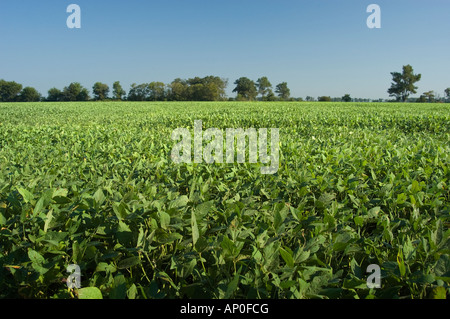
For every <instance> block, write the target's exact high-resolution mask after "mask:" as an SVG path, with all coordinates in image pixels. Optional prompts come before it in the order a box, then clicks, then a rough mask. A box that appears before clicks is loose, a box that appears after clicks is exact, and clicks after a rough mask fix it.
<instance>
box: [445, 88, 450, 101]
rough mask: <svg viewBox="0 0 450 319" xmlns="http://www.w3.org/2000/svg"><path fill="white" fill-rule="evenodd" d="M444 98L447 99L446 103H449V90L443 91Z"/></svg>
mask: <svg viewBox="0 0 450 319" xmlns="http://www.w3.org/2000/svg"><path fill="white" fill-rule="evenodd" d="M444 92H445V98H446V99H447V102H450V88H446V89H445V91H444Z"/></svg>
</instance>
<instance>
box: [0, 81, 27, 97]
mask: <svg viewBox="0 0 450 319" xmlns="http://www.w3.org/2000/svg"><path fill="white" fill-rule="evenodd" d="M20 91H22V84H19V83H16V82H14V81H5V80H0V101H1V102H14V101H16V100H17V98H18V95H19V93H20Z"/></svg>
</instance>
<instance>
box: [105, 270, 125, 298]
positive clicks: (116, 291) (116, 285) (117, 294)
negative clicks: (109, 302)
mask: <svg viewBox="0 0 450 319" xmlns="http://www.w3.org/2000/svg"><path fill="white" fill-rule="evenodd" d="M126 296H127V281H126V279H125V276H124V275H116V276H115V277H114V281H113V285H112V289H111V290H110V291H109V298H110V299H125V298H126Z"/></svg>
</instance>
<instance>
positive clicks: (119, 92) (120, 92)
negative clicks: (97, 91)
mask: <svg viewBox="0 0 450 319" xmlns="http://www.w3.org/2000/svg"><path fill="white" fill-rule="evenodd" d="M126 93H127V92H125V90H124V89H123V88H122V85H120V82H119V81H116V82H114V83H113V97H114V99H116V100H122V97H123V96H124V95H125V94H126Z"/></svg>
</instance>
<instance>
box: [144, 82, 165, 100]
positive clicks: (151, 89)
mask: <svg viewBox="0 0 450 319" xmlns="http://www.w3.org/2000/svg"><path fill="white" fill-rule="evenodd" d="M165 96H166V85H165V84H164V83H162V82H152V83H149V84H148V99H149V100H150V101H164V98H165Z"/></svg>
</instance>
